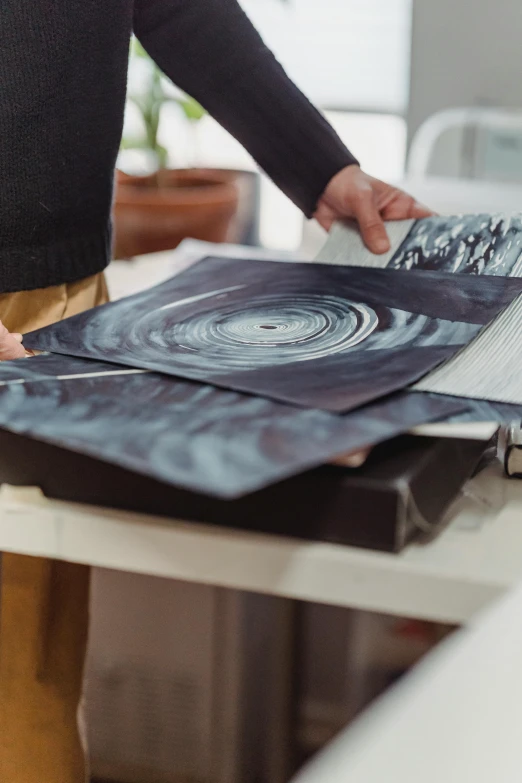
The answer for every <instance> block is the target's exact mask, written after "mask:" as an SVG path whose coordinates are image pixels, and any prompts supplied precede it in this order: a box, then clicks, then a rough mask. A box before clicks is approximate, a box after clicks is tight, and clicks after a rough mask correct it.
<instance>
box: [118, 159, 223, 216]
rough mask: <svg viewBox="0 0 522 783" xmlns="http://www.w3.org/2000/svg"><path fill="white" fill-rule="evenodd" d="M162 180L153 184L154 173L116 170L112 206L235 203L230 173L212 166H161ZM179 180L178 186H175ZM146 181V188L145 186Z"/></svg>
mask: <svg viewBox="0 0 522 783" xmlns="http://www.w3.org/2000/svg"><path fill="white" fill-rule="evenodd" d="M158 173H159V175H160V177H162V178H163V180H164V181H165V185H164V186H163V187H162V185H161V182H160V184H159V185H158V186H156V187H155V186H154V184H153V180H154V177H155V176H156V175H154V174H152V175H146V176H132V175H128V174H124V173H123V172H120V171H118V172H117V181H116V201H115V206H116V208H117V206H118V204H121V205H124V204H125V205H132V204H134V205H143V206H149V207H151V208H152V207H153V206H161V205H165V206H167V205H173V206H175V205H196V204H206V205H210V204H222V203H227V202H235V201H237V198H238V190H237V187H236V185H235V182H234V180H235V177H234V173H233V172H230V174H226V173H225V172H224V171H219V170H216V169H197V168H194V169H164V170H162V171H160V172H158ZM177 182H179V185H180V187H176V183H177ZM147 183H150V185H151V186H150V187H147V186H146V185H147Z"/></svg>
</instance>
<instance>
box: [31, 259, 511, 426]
mask: <svg viewBox="0 0 522 783" xmlns="http://www.w3.org/2000/svg"><path fill="white" fill-rule="evenodd" d="M521 290H522V281H518V280H504V279H501V278H487V279H486V278H482V279H479V278H477V277H475V276H463V277H462V279H461V281H460V282H459V285H458V286H456V285H455V277H454V276H452V275H444V274H440V273H430V272H414V271H408V272H401V271H395V270H391V269H360V268H353V267H344V268H343V267H339V266H329V265H327V264H303V263H288V262H285V263H278V262H272V261H242V260H241V261H238V260H234V259H227V258H211V259H205V260H203V261H201V262H199V263H198V264H196V265H195V266H194V267H192V268H191V269H190V270H188V271H185V272H183V273H181V274H180V275H178V276H177V277H174V278H172V279H171V280H168V281H166V282H165V283H163V284H161V285H159V286H156V287H155V288H152V289H150V290H148V291H144V292H143V293H140V294H137V295H135V296H133V297H129V298H127V299H123V300H120V301H118V302H115V303H114V304H109V305H104V306H102V307H100V308H96V309H94V310H91V311H89V312H87V313H83V314H81V315H78V316H74V317H73V318H70V319H68V320H66V321H63V322H61V323H59V324H56V325H53V326H51V327H47V328H46V329H43V330H39V331H37V332H34V333H32V334H31V335H28V336H26V339H25V344H26V345H27V346H28V347H30V348H38V349H40V350H47V351H52V352H56V353H64V354H68V355H72V356H80V357H84V358H89V359H97V360H102V361H108V362H115V363H117V364H123V365H125V366H127V367H134V368H143V369H148V370H156V371H159V372H163V373H167V374H170V375H174V376H179V377H184V378H187V379H192V380H197V381H202V382H204V383H211V384H213V385H215V386H218V387H224V388H229V389H234V390H236V391H243V392H248V393H250V394H255V395H259V396H263V397H268V398H273V399H275V400H279V401H282V402H287V403H292V404H295V405H301V406H304V407H309V408H321V409H323V410H331V411H348V410H352V409H354V408H356V407H359V406H361V405H364V404H365V403H367V402H370V401H371V400H374V399H377V398H379V397H382V396H384V395H387V394H390V393H392V392H394V391H396V390H398V389H402V388H404V387H406V386H407V385H409V384H411V383H413V382H415V381H416V380H418V379H419V378H420V377H422V376H423V375H424V374H425V373H427V372H429V371H430V370H431V369H433V368H434V367H436V366H437V365H438V364H439V363H440V362H442V361H443V360H445V359H447V358H449V357H450V356H452V355H453V354H454V353H455V352H456V351H457V350H458V349H459V348H460V347H462V346H463V345H466V344H467V343H468V342H469V341H470V340H471V339H473V338H474V337H475V335H476V334H477V332H478V331H479V330H480V328H481V327H482V326H483V325H484V324H486V323H488V322H489V321H490V320H491V319H492V318H494V317H495V316H496V315H497V313H498V312H499V311H500V310H501V309H502V308H503V307H504V306H505V305H506V304H508V303H509V302H511V300H512V299H513V298H514V296H516V295H517V294H518V293H519V292H520V291H521Z"/></svg>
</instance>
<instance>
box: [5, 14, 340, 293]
mask: <svg viewBox="0 0 522 783" xmlns="http://www.w3.org/2000/svg"><path fill="white" fill-rule="evenodd" d="M260 2H262V0H260ZM133 30H134V32H135V33H136V35H137V37H138V38H139V39H140V41H141V43H142V44H143V45H144V47H145V48H146V49H147V50H148V52H149V53H150V55H151V56H152V57H153V58H154V60H155V61H156V62H157V63H158V65H159V66H160V67H161V68H162V69H163V71H164V72H165V73H166V74H167V75H168V76H169V77H170V78H171V79H172V80H173V81H174V82H175V84H177V85H178V86H179V87H180V88H181V89H183V90H184V91H186V92H187V93H189V94H190V95H192V96H193V97H194V98H196V99H197V100H198V101H199V102H200V103H201V104H203V106H204V107H205V108H206V109H207V110H208V111H209V112H210V113H211V114H212V115H213V116H214V117H215V118H216V119H217V120H218V121H219V122H220V123H221V124H222V125H223V126H224V127H225V128H227V130H229V131H230V133H232V134H233V135H234V136H235V137H236V138H237V139H238V140H239V141H240V142H241V143H242V144H243V145H244V146H245V147H246V148H247V149H248V150H249V152H250V153H251V154H252V155H253V157H254V158H255V159H256V161H257V162H258V163H259V165H260V166H261V167H262V168H263V169H264V170H265V171H266V172H267V174H268V175H269V176H270V177H271V178H272V179H273V180H274V181H275V182H276V183H277V185H279V187H280V188H281V189H282V190H283V191H284V192H285V193H287V194H288V195H289V196H290V197H291V198H292V199H293V201H294V202H295V203H296V204H297V205H298V206H299V207H300V208H301V209H302V210H303V211H304V212H305V214H306V215H310V214H311V213H312V212H313V211H314V208H315V205H316V203H317V200H318V198H319V196H320V195H321V193H322V192H323V190H324V188H325V186H326V185H327V183H328V181H329V180H330V179H331V177H332V176H333V175H334V174H336V173H337V172H338V171H339V170H340V169H342V168H343V167H344V166H346V165H349V164H351V163H354V162H355V159H354V158H353V157H352V156H351V155H350V153H349V152H348V151H347V150H346V148H345V147H344V146H343V144H342V143H341V141H340V140H339V138H338V137H337V135H336V134H335V133H334V131H333V130H332V129H331V128H330V126H329V125H328V124H327V123H326V121H325V120H324V119H323V118H322V116H321V115H320V114H319V113H318V112H317V111H316V110H315V109H314V108H313V107H312V106H311V104H310V103H309V102H308V101H307V100H306V98H304V96H303V95H302V94H301V93H300V92H299V90H298V89H297V88H296V87H295V86H294V85H293V84H292V82H291V81H290V80H289V79H288V77H287V76H286V75H285V73H284V71H283V69H282V68H281V66H280V65H279V64H278V62H277V61H276V60H275V58H274V57H273V55H272V54H271V52H270V51H269V50H268V49H267V48H266V47H265V46H264V44H263V42H262V41H261V38H260V37H259V35H258V34H257V32H256V31H255V30H254V28H253V27H252V25H251V24H250V22H249V21H248V19H247V17H246V16H245V14H244V13H243V12H242V10H241V9H240V7H239V6H238V4H237V2H236V0H0V293H3V292H8V291H21V290H26V289H34V288H41V287H46V286H51V285H57V284H60V283H65V282H71V281H73V280H78V279H80V278H83V277H88V276H89V275H92V274H94V273H96V272H98V271H100V270H102V269H103V268H104V267H105V266H106V264H107V263H108V261H109V259H110V233H111V232H110V209H111V199H112V186H113V171H114V165H115V162H116V157H117V153H118V148H119V143H120V138H121V131H122V123H123V110H124V104H125V90H126V74H127V60H128V52H129V40H130V36H131V33H132V31H133ZM310 56H311V57H313V52H311V53H310ZM317 67H320V63H318V64H317Z"/></svg>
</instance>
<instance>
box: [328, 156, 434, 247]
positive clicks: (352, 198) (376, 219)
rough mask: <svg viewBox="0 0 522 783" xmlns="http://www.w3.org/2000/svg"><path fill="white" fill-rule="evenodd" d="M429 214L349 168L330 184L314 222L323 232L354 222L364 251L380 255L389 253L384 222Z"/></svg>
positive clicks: (392, 189) (409, 198)
mask: <svg viewBox="0 0 522 783" xmlns="http://www.w3.org/2000/svg"><path fill="white" fill-rule="evenodd" d="M433 214H434V213H433V212H432V211H431V210H430V209H428V208H427V207H425V206H423V205H422V204H419V203H418V202H417V201H415V199H414V198H412V196H409V195H408V194H407V193H404V191H402V190H399V189H398V188H395V187H393V186H392V185H388V184H387V183H386V182H381V181H380V180H379V179H374V178H373V177H370V176H369V175H368V174H365V173H364V171H361V169H360V168H359V166H355V165H353V166H347V167H346V168H344V169H342V171H340V172H339V173H338V174H336V175H335V177H333V179H331V180H330V182H329V184H328V186H327V188H326V190H325V191H324V193H323V195H322V196H321V198H320V199H319V202H318V204H317V210H316V212H315V214H314V218H315V219H316V220H317V222H318V223H319V224H320V225H321V226H322V227H323V228H324V229H325V230H326V231H329V230H330V229H331V227H332V224H333V223H334V222H335V221H336V220H343V219H344V220H346V219H347V218H351V219H352V220H356V221H357V223H358V224H359V229H360V231H361V234H362V238H363V240H364V244H365V245H366V247H367V248H368V249H369V250H371V252H372V253H378V254H380V253H386V252H387V251H388V250H389V249H390V242H389V239H388V235H387V234H386V228H385V227H384V221H385V220H408V219H409V218H413V219H418V218H423V217H429V216H430V215H433Z"/></svg>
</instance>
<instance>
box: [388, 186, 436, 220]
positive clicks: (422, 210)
mask: <svg viewBox="0 0 522 783" xmlns="http://www.w3.org/2000/svg"><path fill="white" fill-rule="evenodd" d="M381 213H382V216H383V218H384V220H419V219H421V218H425V217H430V216H431V215H433V214H434V213H433V212H432V211H431V210H430V209H428V207H425V206H424V204H419V202H418V201H415V199H414V198H412V196H409V195H408V194H407V193H403V192H402V191H400V190H399V191H397V193H396V195H395V198H394V199H393V201H390V202H389V203H388V204H386V205H385V206H384V207H383V208H382V210H381Z"/></svg>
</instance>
